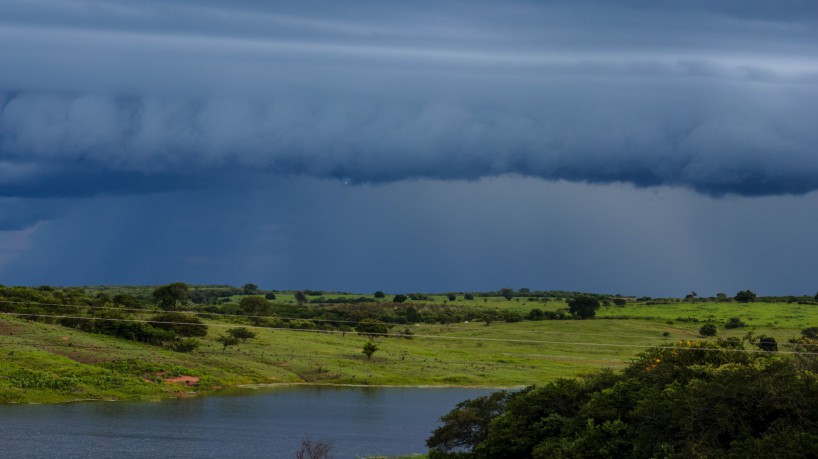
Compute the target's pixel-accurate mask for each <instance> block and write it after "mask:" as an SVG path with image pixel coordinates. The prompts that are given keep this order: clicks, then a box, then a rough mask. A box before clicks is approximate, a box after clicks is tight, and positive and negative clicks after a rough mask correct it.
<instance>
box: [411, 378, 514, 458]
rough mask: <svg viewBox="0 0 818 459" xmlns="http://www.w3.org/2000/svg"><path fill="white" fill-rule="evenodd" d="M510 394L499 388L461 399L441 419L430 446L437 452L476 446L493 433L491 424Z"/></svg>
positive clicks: (501, 410) (429, 440)
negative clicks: (498, 389) (495, 390)
mask: <svg viewBox="0 0 818 459" xmlns="http://www.w3.org/2000/svg"><path fill="white" fill-rule="evenodd" d="M510 395H511V394H510V393H509V392H506V391H502V390H501V391H497V392H494V393H491V394H489V395H484V396H482V397H478V398H476V399H472V400H466V401H464V402H460V403H458V404H457V406H455V408H454V409H453V410H452V411H450V412H449V413H448V414H445V415H443V416H442V417H441V418H440V420H441V421H442V422H443V426H441V427H439V428H437V429H436V430H435V431H434V432H432V436H431V437H429V439H428V440H426V445H427V446H428V447H429V448H433V449H435V450H437V451H440V450H443V451H456V450H459V449H464V448H474V447H475V446H477V445H478V444H480V442H482V441H483V440H485V439H486V437H488V434H489V423H491V421H492V420H493V419H494V418H496V417H497V416H498V415H500V414H501V413H502V412H503V410H504V409H505V406H506V402H507V401H508V399H509V398H510Z"/></svg>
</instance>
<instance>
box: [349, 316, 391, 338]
mask: <svg viewBox="0 0 818 459" xmlns="http://www.w3.org/2000/svg"><path fill="white" fill-rule="evenodd" d="M355 331H357V332H358V334H359V335H363V336H369V337H370V338H371V337H374V336H383V335H386V334H387V333H388V332H389V328H388V327H387V326H386V324H385V323H383V322H381V321H380V320H377V319H370V318H367V319H363V320H361V321H360V322H358V324H357V325H355Z"/></svg>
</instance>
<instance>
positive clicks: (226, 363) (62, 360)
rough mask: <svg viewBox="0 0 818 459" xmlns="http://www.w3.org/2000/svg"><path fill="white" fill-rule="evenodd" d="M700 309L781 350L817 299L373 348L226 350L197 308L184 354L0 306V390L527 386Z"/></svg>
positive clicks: (259, 341)
mask: <svg viewBox="0 0 818 459" xmlns="http://www.w3.org/2000/svg"><path fill="white" fill-rule="evenodd" d="M284 296H285V297H284V298H282V300H283V301H288V300H289V298H287V297H286V295H284ZM435 300H439V298H435V299H433V300H432V301H435ZM292 301H293V302H294V301H295V300H294V299H292ZM459 302H461V301H457V302H456V303H459ZM462 302H463V303H469V307H474V308H515V309H516V308H519V311H520V312H527V311H528V310H529V309H531V308H534V307H537V308H541V309H546V308H547V309H558V308H562V307H565V304H563V303H557V302H551V303H548V304H545V303H542V302H527V301H507V300H505V299H503V298H489V299H486V301H482V299H476V300H472V301H462ZM730 317H740V318H741V319H742V320H743V321H744V322H746V323H747V324H748V327H745V328H740V329H733V330H724V329H723V328H722V327H721V325H722V324H723V323H724V321H725V320H726V319H728V318H730ZM692 319H696V320H698V321H699V322H694V321H692ZM708 320H709V321H712V322H713V323H715V324H716V325H717V326H718V327H719V337H728V336H734V337H742V336H744V335H746V334H747V333H748V332H752V333H755V334H757V335H760V334H766V335H769V336H773V337H775V338H776V339H777V340H778V342H779V343H780V344H781V350H782V351H787V349H788V348H787V346H786V341H787V340H788V339H789V338H793V337H796V336H798V334H799V331H800V329H802V328H805V327H807V326H813V325H817V324H818V306H815V305H798V304H784V303H749V304H737V303H673V304H662V305H644V304H627V305H624V306H609V307H603V308H601V309H600V310H599V312H598V314H597V318H595V319H593V320H584V321H580V320H563V321H557V320H552V321H523V322H515V323H505V322H493V323H491V325H490V326H486V325H485V324H484V323H482V322H472V323H455V324H448V325H429V324H419V325H411V326H409V328H410V329H411V331H412V332H413V333H414V337H413V338H412V339H404V338H385V337H381V338H377V339H376V340H375V342H376V343H377V345H378V346H379V350H378V351H377V352H376V353H375V354H374V355H373V357H372V358H371V359H369V358H367V357H366V356H364V355H363V354H362V352H361V350H362V347H363V345H364V343H365V342H366V338H364V337H361V336H359V335H358V334H357V333H355V332H345V333H344V332H339V331H323V332H317V331H303V330H291V329H269V328H263V327H257V328H252V327H251V328H252V329H253V331H255V332H256V333H257V336H256V338H254V339H252V340H250V341H248V342H247V343H244V344H241V345H238V346H235V347H229V348H227V350H226V351H223V347H222V345H221V344H220V343H218V342H217V341H215V338H216V337H217V336H219V335H220V334H222V333H223V332H224V330H225V329H226V328H227V327H235V326H236V323H235V322H236V321H237V319H234V320H232V321H231V322H224V321H216V320H206V322H207V323H208V324H209V325H210V327H209V332H208V336H206V337H205V338H203V339H202V345H201V347H200V348H199V349H198V350H197V351H196V352H194V353H192V354H185V353H177V352H172V351H169V350H165V349H162V348H158V347H156V346H150V345H146V344H140V343H135V342H131V341H125V340H121V339H116V338H112V337H108V336H103V335H95V334H88V333H84V332H80V331H76V330H73V329H70V328H66V327H62V326H58V325H48V324H43V323H38V322H30V321H27V320H24V319H21V318H15V317H13V316H2V318H0V356H2V357H3V364H2V365H0V402H6V403H9V402H56V401H67V400H81V399H119V400H121V399H128V400H149V399H161V398H167V397H179V396H188V395H192V393H207V392H209V391H212V390H216V389H218V388H219V387H223V386H232V385H237V384H268V383H317V384H366V385H458V386H492V387H512V386H524V385H529V384H535V383H543V382H547V381H551V380H554V379H556V378H560V377H573V376H577V375H581V374H583V373H588V372H591V371H594V370H596V369H599V368H613V369H616V368H620V367H622V366H623V365H625V364H626V363H627V362H628V361H629V360H630V359H631V358H633V357H634V356H635V355H636V354H637V353H638V352H640V351H642V350H644V349H646V348H648V347H650V346H657V345H661V344H663V343H669V342H677V341H679V340H685V341H686V340H697V339H701V337H700V336H699V335H698V329H699V327H700V326H701V325H702V324H703V323H704V322H706V321H708ZM400 327H401V328H406V327H405V326H400ZM176 375H190V376H197V377H200V378H202V379H201V381H200V383H199V385H198V386H197V387H187V386H184V385H183V384H169V383H164V382H162V381H161V379H162V378H163V377H169V376H176Z"/></svg>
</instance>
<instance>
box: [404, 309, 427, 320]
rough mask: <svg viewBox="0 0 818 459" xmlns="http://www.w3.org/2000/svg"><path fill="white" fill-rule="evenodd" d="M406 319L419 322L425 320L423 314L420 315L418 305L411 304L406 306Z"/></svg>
mask: <svg viewBox="0 0 818 459" xmlns="http://www.w3.org/2000/svg"><path fill="white" fill-rule="evenodd" d="M406 320H407V321H409V322H411V323H417V322H420V321H421V320H423V316H421V315H420V312H418V309H417V308H416V307H414V306H412V305H409V306H407V307H406Z"/></svg>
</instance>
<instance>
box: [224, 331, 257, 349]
mask: <svg viewBox="0 0 818 459" xmlns="http://www.w3.org/2000/svg"><path fill="white" fill-rule="evenodd" d="M255 336H256V334H255V333H253V332H252V331H250V330H248V329H247V328H246V327H237V328H228V329H227V334H225V335H221V336H219V337H217V338H216V341H218V342H220V343H222V345H223V346H224V347H223V348H222V352H225V351H226V350H227V347H228V346H235V345H237V344H239V343H244V342H247V340H249V339H251V338H255Z"/></svg>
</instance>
